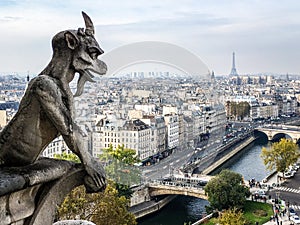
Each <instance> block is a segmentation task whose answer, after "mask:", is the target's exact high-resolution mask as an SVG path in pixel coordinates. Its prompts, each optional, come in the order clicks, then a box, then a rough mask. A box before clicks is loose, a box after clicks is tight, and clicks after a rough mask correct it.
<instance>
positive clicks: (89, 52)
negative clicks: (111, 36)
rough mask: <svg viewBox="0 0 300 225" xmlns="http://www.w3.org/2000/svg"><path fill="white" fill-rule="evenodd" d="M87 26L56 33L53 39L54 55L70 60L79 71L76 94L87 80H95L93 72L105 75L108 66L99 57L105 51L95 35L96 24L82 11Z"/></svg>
mask: <svg viewBox="0 0 300 225" xmlns="http://www.w3.org/2000/svg"><path fill="white" fill-rule="evenodd" d="M82 16H83V18H84V22H85V26H86V28H85V29H84V28H78V30H67V31H62V32H60V33H58V34H56V35H55V36H54V37H53V39H52V48H53V52H54V57H55V56H56V57H57V58H59V59H60V60H61V59H63V60H65V61H68V62H67V63H68V64H69V65H68V66H69V67H70V69H71V70H72V71H74V72H75V73H76V72H77V73H79V79H78V83H77V91H76V93H75V96H79V95H81V94H82V92H83V88H84V84H85V82H86V81H90V82H95V81H94V80H93V77H94V76H93V74H92V72H94V73H96V74H99V75H103V74H105V73H106V71H107V66H106V64H105V63H104V62H102V61H101V60H99V59H97V57H98V56H99V55H101V54H103V53H104V51H103V50H102V49H101V48H100V46H99V44H98V42H97V41H96V39H95V37H94V33H95V30H94V25H93V22H92V20H91V19H90V17H89V16H88V15H87V14H86V13H84V12H82Z"/></svg>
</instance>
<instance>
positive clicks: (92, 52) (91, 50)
mask: <svg viewBox="0 0 300 225" xmlns="http://www.w3.org/2000/svg"><path fill="white" fill-rule="evenodd" d="M88 51H89V55H90V57H91V58H92V59H94V60H95V59H97V57H98V55H100V51H99V49H98V48H95V47H91V48H89V49H88Z"/></svg>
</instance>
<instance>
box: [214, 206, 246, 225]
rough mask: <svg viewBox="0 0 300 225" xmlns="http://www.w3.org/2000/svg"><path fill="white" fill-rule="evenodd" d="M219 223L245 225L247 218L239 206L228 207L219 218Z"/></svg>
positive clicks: (223, 224)
mask: <svg viewBox="0 0 300 225" xmlns="http://www.w3.org/2000/svg"><path fill="white" fill-rule="evenodd" d="M218 224H219V225H244V224H246V220H245V218H244V215H243V212H242V211H241V210H238V209H237V208H233V209H228V210H225V211H224V212H222V213H221V214H220V216H219V218H218Z"/></svg>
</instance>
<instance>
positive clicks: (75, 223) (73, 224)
mask: <svg viewBox="0 0 300 225" xmlns="http://www.w3.org/2000/svg"><path fill="white" fill-rule="evenodd" d="M53 225H96V224H94V223H92V222H89V221H86V220H63V221H59V222H56V223H54V224H53Z"/></svg>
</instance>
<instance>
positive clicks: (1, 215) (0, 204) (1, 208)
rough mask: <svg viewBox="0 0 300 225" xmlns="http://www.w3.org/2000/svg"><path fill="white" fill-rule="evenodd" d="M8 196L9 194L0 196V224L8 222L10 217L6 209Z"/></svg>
mask: <svg viewBox="0 0 300 225" xmlns="http://www.w3.org/2000/svg"><path fill="white" fill-rule="evenodd" d="M8 198H9V196H2V197H0V221H1V224H10V223H11V217H10V213H9V211H8V205H7V203H8Z"/></svg>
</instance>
